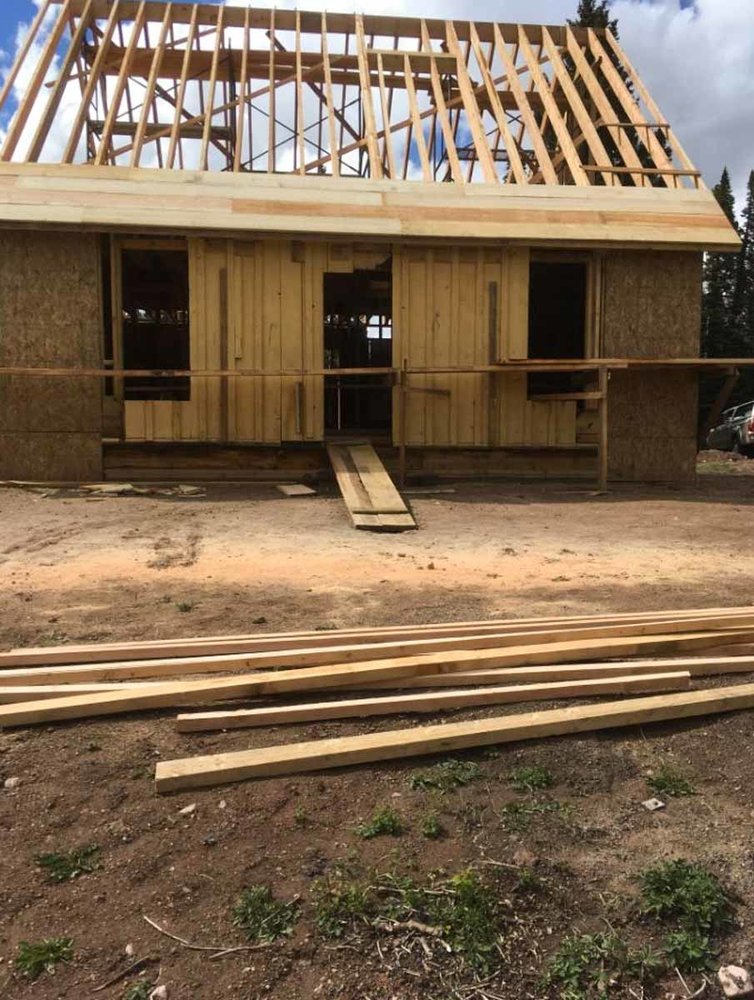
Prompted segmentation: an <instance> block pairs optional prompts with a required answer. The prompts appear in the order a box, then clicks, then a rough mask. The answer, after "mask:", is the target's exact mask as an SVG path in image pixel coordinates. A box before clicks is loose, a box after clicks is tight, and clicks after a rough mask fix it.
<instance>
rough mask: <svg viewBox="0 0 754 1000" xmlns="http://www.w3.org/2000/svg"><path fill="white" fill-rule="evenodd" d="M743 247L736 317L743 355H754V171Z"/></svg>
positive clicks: (748, 199) (737, 284)
mask: <svg viewBox="0 0 754 1000" xmlns="http://www.w3.org/2000/svg"><path fill="white" fill-rule="evenodd" d="M741 240H742V241H743V246H742V248H741V252H740V253H739V254H738V258H737V260H736V280H735V289H734V293H733V316H734V321H735V323H736V326H737V330H738V335H739V337H740V340H741V346H742V349H743V352H742V353H743V354H744V355H745V356H748V355H754V170H752V172H751V173H750V174H749V184H748V188H747V194H746V207H745V208H744V214H743V225H742V227H741Z"/></svg>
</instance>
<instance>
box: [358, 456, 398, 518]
mask: <svg viewBox="0 0 754 1000" xmlns="http://www.w3.org/2000/svg"><path fill="white" fill-rule="evenodd" d="M348 451H349V453H350V455H351V460H352V462H353V464H354V467H355V469H356V471H357V472H358V474H359V478H360V479H361V482H362V485H363V487H364V489H365V490H366V492H367V495H368V496H369V500H370V502H371V505H372V507H373V508H374V510H375V511H376V512H377V513H378V514H408V513H409V509H408V507H407V506H406V504H405V503H404V501H403V499H402V498H401V495H400V493H399V492H398V490H397V489H396V488H395V484H394V483H393V480H392V479H391V478H390V476H389V475H388V473H387V469H386V468H385V466H384V465H383V464H382V462H381V461H380V458H379V455H378V454H377V452H376V451H375V450H374V448H373V447H372V445H371V444H353V445H350V446H349V448H348Z"/></svg>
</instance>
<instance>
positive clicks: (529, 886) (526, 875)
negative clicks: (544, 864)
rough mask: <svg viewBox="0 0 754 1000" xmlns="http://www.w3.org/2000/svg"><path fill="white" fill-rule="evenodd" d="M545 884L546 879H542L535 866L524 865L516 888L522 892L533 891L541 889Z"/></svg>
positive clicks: (520, 870)
mask: <svg viewBox="0 0 754 1000" xmlns="http://www.w3.org/2000/svg"><path fill="white" fill-rule="evenodd" d="M544 884H545V883H544V879H541V878H540V877H539V875H537V873H536V872H535V871H534V869H533V868H527V867H523V868H520V869H519V872H518V878H517V879H516V885H515V890H516V892H521V893H533V892H537V891H538V890H539V889H541V888H542V887H543V886H544Z"/></svg>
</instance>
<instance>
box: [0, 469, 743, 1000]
mask: <svg viewBox="0 0 754 1000" xmlns="http://www.w3.org/2000/svg"><path fill="white" fill-rule="evenodd" d="M751 465H752V466H753V467H754V463H751ZM454 489H455V492H452V493H438V494H436V495H432V494H422V495H414V496H409V497H408V499H409V500H410V501H411V504H412V507H413V509H414V512H415V514H416V518H417V522H418V525H419V530H418V531H416V532H410V533H408V532H407V533H404V534H398V535H381V534H372V533H368V532H358V531H355V530H353V529H352V528H351V527H350V524H349V522H348V520H347V517H346V514H345V509H344V507H343V505H342V503H341V501H340V500H339V499H338V498H337V496H336V495H335V493H334V492H332V493H327V492H326V491H325V492H322V491H320V493H319V495H317V496H314V497H306V498H292V499H287V498H284V497H283V496H281V495H280V494H279V493H278V492H277V491H276V490H275V489H274V488H273V487H268V486H256V487H255V486H240V487H233V486H225V487H208V488H207V490H206V495H204V496H199V497H185V498H178V497H175V496H124V497H114V498H109V497H108V498H104V499H99V498H97V499H94V498H91V497H86V496H83V495H80V494H77V493H74V492H71V491H56V490H42V491H38V492H37V491H30V490H21V489H4V490H0V648H11V647H13V646H22V645H40V644H57V643H61V642H68V641H71V642H76V641H91V640H111V639H134V638H149V637H170V636H186V635H203V634H204V635H206V634H218V633H232V632H248V631H279V630H284V629H286V630H287V629H299V628H301V629H303V628H306V629H311V628H328V627H333V626H349V625H365V624H374V625H381V624H388V623H394V622H416V623H422V622H431V621H438V620H452V619H464V618H477V617H478V618H484V617H498V616H523V615H527V616H528V615H539V614H542V615H544V614H547V615H553V614H567V613H589V612H595V613H597V612H603V611H610V610H614V611H628V610H647V609H658V608H671V607H672V608H682V607H702V606H720V605H740V604H749V603H751V602H752V578H753V572H754V548H752V546H751V545H750V544H749V541H750V539H751V518H752V514H753V513H754V494H752V488H751V484H750V483H749V481H748V478H746V477H743V476H723V475H718V474H716V473H709V474H707V475H704V476H703V477H700V479H699V483H698V485H697V486H695V487H689V488H686V489H683V490H681V491H679V490H678V489H672V488H670V487H657V488H643V489H638V488H630V487H623V488H617V489H615V490H613V491H611V492H610V494H608V495H606V496H601V495H596V494H594V493H593V492H591V491H590V490H588V489H587V488H584V487H580V486H579V485H578V484H577V485H573V484H571V485H563V484H557V483H550V484H529V485H519V484H509V483H508V484H485V485H474V484H463V485H456V486H455V487H454ZM745 679H748V678H746V677H742V678H741V680H745ZM512 710H516V709H512ZM497 711H499V710H497ZM485 714H492V712H491V711H489V710H484V709H480V710H469V711H465V712H462V713H454V714H453V716H452V718H454V719H456V718H474V717H481V716H483V715H485ZM172 715H173V713H171V712H163V713H154V714H149V715H148V714H142V715H139V716H134V717H124V718H122V719H105V720H94V721H91V722H80V723H71V724H65V725H57V726H54V727H44V728H38V729H28V730H17V731H6V732H4V733H0V779H2V780H5V779H7V778H9V777H19V778H20V779H21V781H20V784H19V785H18V787H17V788H15V789H12V790H2V789H1V788H0V830H1V831H2V834H1V836H2V840H1V841H0V843H1V844H2V850H1V851H0V958H1V959H2V963H0V995H1V996H3V997H8V998H12V1000H15V998H18V1000H21V998H31V997H33V998H35V1000H53V998H80V997H83V996H86V995H89V994H90V993H91V991H92V989H93V988H94V987H96V986H97V985H100V984H102V983H104V982H106V981H107V980H109V979H110V978H111V977H112V976H114V975H116V974H117V973H118V972H120V971H121V970H123V969H124V968H125V967H126V965H127V964H128V962H129V961H131V960H130V959H127V958H126V957H125V951H124V950H125V948H126V945H127V944H130V945H132V946H133V951H134V957H135V958H142V957H149V958H151V959H154V962H153V964H151V965H150V966H149V974H150V976H151V977H152V978H155V977H156V976H157V975H158V974H159V982H160V983H161V984H164V985H165V986H166V987H167V990H168V996H169V997H170V1000H176V998H181V1000H183V998H199V1000H219V998H257V997H260V998H261V997H271V998H276V1000H278V998H279V1000H299V998H301V1000H303V998H307V1000H308V998H311V997H322V998H325V1000H329V998H336V997H338V998H340V997H342V998H348V1000H350V998H360V1000H361V998H363V1000H390V998H396V1000H419V998H438V1000H446V998H451V997H456V998H459V1000H460V998H464V1000H466V998H469V997H480V998H481V997H484V996H485V995H486V996H497V997H505V998H506V1000H524V998H540V997H541V998H544V997H550V996H552V997H554V996H557V991H556V990H555V991H552V990H550V991H548V988H547V987H545V986H544V985H543V984H542V979H541V977H542V973H543V971H544V969H545V968H546V964H547V960H548V957H549V956H550V955H552V953H553V952H554V950H555V949H556V947H557V945H558V942H559V941H560V939H561V938H562V936H563V935H564V934H567V933H569V932H571V931H572V930H578V931H594V930H604V929H605V927H606V923H605V921H610V923H611V925H613V926H617V927H620V928H624V927H625V928H626V933H627V934H628V935H629V936H630V937H632V939H635V940H643V939H645V938H651V937H652V935H653V934H654V931H653V929H652V928H650V927H647V926H646V925H645V924H643V923H642V922H641V921H640V920H639V919H638V917H637V916H636V911H635V905H634V902H635V899H636V894H637V887H636V881H635V876H636V875H637V873H638V872H639V871H640V870H642V869H643V868H645V867H646V866H647V865H648V864H651V863H653V862H655V861H658V860H662V859H667V858H673V857H685V858H689V859H693V860H698V861H700V862H702V863H705V864H707V865H708V866H709V867H710V868H712V870H714V871H715V872H717V873H718V874H719V875H720V876H721V877H722V878H723V880H724V881H725V883H726V884H727V885H729V886H731V887H732V888H733V889H735V891H736V892H737V894H738V897H739V903H738V910H737V912H738V919H739V921H740V926H739V927H738V928H737V929H736V930H734V932H733V933H732V934H731V935H730V936H729V937H728V938H727V939H726V940H725V942H724V943H723V946H722V948H723V950H722V953H721V958H724V959H725V961H727V962H735V963H740V964H744V965H746V964H751V963H752V962H754V943H753V942H752V938H751V934H750V926H751V921H752V919H753V918H754V910H753V909H752V907H751V905H750V904H751V899H752V892H753V891H754V850H753V849H752V817H754V780H753V779H754V755H753V753H752V751H753V749H754V728H753V726H752V720H753V719H754V715H752V713H739V714H735V715H730V716H727V717H721V718H719V719H713V720H707V721H705V722H692V723H687V724H673V725H665V726H653V727H649V728H645V729H644V730H643V731H639V730H632V731H628V730H626V731H621V732H611V733H606V734H602V735H596V736H586V737H584V738H563V739H553V740H548V741H544V742H537V743H532V744H530V745H518V746H506V747H501V748H499V750H498V751H496V752H495V753H494V754H478V755H471V756H472V757H474V759H476V760H478V761H479V764H480V767H481V768H482V773H483V777H482V779H481V780H478V781H476V782H473V783H471V784H469V785H468V786H466V787H464V788H461V789H458V790H456V791H454V792H449V793H447V794H446V795H443V796H439V795H432V794H431V793H427V792H423V791H420V790H417V789H412V788H411V787H410V785H409V778H410V776H411V774H412V773H413V772H414V771H415V770H417V768H421V767H425V766H427V764H428V763H431V761H415V760H407V761H405V762H396V763H390V764H386V765H371V766H365V767H361V768H353V769H347V770H342V771H339V772H327V773H322V774H312V775H308V776H301V777H292V778H291V777H289V778H281V779H275V780H266V781H260V782H256V783H245V784H239V785H231V786H226V787H219V788H214V789H207V790H203V791H197V792H195V793H193V794H178V795H169V796H162V797H157V796H156V795H155V793H154V790H153V785H152V777H153V769H154V764H155V761H157V760H159V759H169V758H172V757H175V756H188V755H192V754H200V753H207V752H213V751H223V750H232V749H240V748H244V747H252V746H262V745H269V744H274V743H280V742H283V741H289V740H299V739H313V738H317V737H320V736H329V735H335V734H347V733H355V732H364V731H376V730H378V729H389V728H394V727H396V726H406V725H409V726H410V725H417V724H420V723H419V722H417V721H416V720H412V719H411V718H409V717H404V718H399V719H397V720H396V719H395V718H387V719H379V720H376V721H374V722H369V723H346V722H344V723H332V724H318V725H302V726H295V727H286V728H282V727H276V728H273V729H270V730H260V731H255V730H249V731H242V730H241V731H236V732H230V733H227V734H222V733H220V734H207V735H200V734H194V735H192V734H185V735H180V734H178V733H176V732H175V730H174V728H173V726H172V724H171V718H172ZM663 762H669V763H671V764H674V765H676V766H678V767H680V768H682V769H683V770H684V772H685V773H686V774H687V776H688V777H689V778H690V779H691V781H692V782H693V784H694V786H695V788H696V790H697V794H696V795H694V796H691V797H689V798H679V799H668V805H667V808H666V809H665V810H663V811H661V812H658V813H651V814H650V813H648V812H646V811H645V810H644V809H643V808H642V807H641V801H642V800H643V799H645V798H647V797H648V795H649V791H648V788H647V785H646V775H647V773H648V772H649V771H652V770H656V769H657V767H659V766H660V764H662V763H663ZM519 764H526V765H534V764H538V765H543V766H546V767H548V768H549V769H550V770H551V771H552V772H553V774H554V776H555V779H556V784H555V786H554V787H553V788H552V789H551V790H549V792H548V793H546V795H547V800H548V801H549V800H552V801H555V802H557V803H559V805H560V806H562V807H564V808H558V809H553V810H552V811H547V812H542V813H541V814H535V815H533V816H532V817H531V818H530V819H528V820H527V821H526V822H524V823H522V824H516V823H511V822H509V821H508V820H507V819H506V815H505V810H504V807H505V805H506V803H510V802H513V801H527V802H529V801H533V800H532V799H531V797H527V796H522V795H521V794H519V793H516V792H515V791H514V790H513V789H512V788H511V784H510V781H509V777H508V776H509V772H510V770H511V768H513V767H514V766H517V765H519ZM191 803H196V810H195V811H194V812H193V814H191V815H189V816H182V815H180V812H179V810H181V809H182V808H183V807H184V806H186V805H189V804H191ZM386 805H392V806H393V807H394V808H395V809H396V810H397V811H398V812H399V813H400V815H401V816H402V818H403V820H404V822H405V823H406V825H407V827H408V830H407V832H406V833H405V834H404V835H403V836H401V837H398V838H376V839H375V840H371V841H364V840H361V839H360V838H359V837H358V836H356V834H355V833H354V828H355V827H356V825H357V824H359V823H360V822H363V821H364V820H367V819H369V817H370V816H371V815H372V814H373V812H374V811H375V809H377V808H380V807H383V806H386ZM428 811H436V812H437V814H438V817H439V819H440V821H441V823H442V825H443V827H444V828H445V829H446V836H444V837H443V838H441V839H439V840H437V841H428V840H427V839H425V838H424V837H423V836H422V834H421V826H422V822H423V819H424V818H425V817H426V815H427V812H428ZM87 844H97V845H98V846H99V848H100V862H101V865H100V867H99V868H98V869H97V870H96V871H95V872H93V873H91V874H86V875H83V876H81V877H80V878H78V879H76V880H74V881H72V882H68V883H63V884H50V883H48V882H47V881H45V878H44V876H43V874H42V873H41V872H40V871H39V869H38V867H37V866H36V864H35V860H34V859H35V856H37V855H39V854H41V853H45V852H52V851H66V850H69V849H71V848H74V847H80V846H82V845H87ZM489 861H497V862H502V864H503V866H502V867H500V866H499V865H491V864H487V865H486V864H485V862H489ZM339 864H345V865H347V866H348V868H349V870H350V871H352V872H354V873H355V875H354V877H359V878H365V879H369V878H373V877H375V876H376V874H379V873H385V872H388V871H389V872H392V873H395V874H404V875H405V874H410V875H411V876H412V877H413V878H415V879H417V880H420V881H421V880H423V879H425V878H426V877H427V876H428V875H429V873H430V872H436V871H438V870H443V871H445V872H447V873H448V874H453V873H456V872H458V871H460V870H463V869H465V868H468V867H469V866H471V867H475V868H476V869H477V870H479V871H483V872H485V873H487V877H489V878H492V879H494V880H495V886H496V891H497V892H498V893H499V896H500V899H501V901H503V903H504V905H505V907H506V908H507V910H506V912H508V913H509V917H508V918H507V919H506V922H505V929H504V934H503V944H502V946H503V950H504V953H505V956H506V960H505V962H504V964H503V968H502V971H500V972H498V973H496V975H495V976H494V977H493V978H492V980H491V981H490V982H489V983H487V984H486V985H485V986H480V985H477V986H475V987H474V985H473V984H474V977H473V975H471V974H470V973H468V974H466V973H464V972H463V971H461V972H458V970H457V969H456V970H455V971H454V966H453V964H452V960H451V959H447V958H443V957H442V955H440V954H438V953H437V952H436V950H432V949H430V950H431V957H428V956H427V955H426V954H425V951H424V950H423V948H422V945H421V942H420V941H419V940H418V938H417V936H416V935H414V936H413V937H412V936H400V935H397V936H396V935H389V934H387V933H380V932H369V933H366V932H365V933H361V934H359V935H358V936H357V937H356V938H349V937H346V938H344V939H340V940H336V941H332V940H325V939H323V938H322V936H321V935H320V934H319V933H318V932H317V930H316V928H315V925H314V914H313V903H312V885H313V883H314V882H315V881H316V880H317V879H319V878H322V877H326V876H327V875H328V874H330V873H332V872H333V871H334V870H335V869H336V867H337V866H338V865H339ZM522 865H523V866H524V867H527V868H532V869H533V870H534V871H535V872H536V873H537V875H538V876H539V878H540V879H541V882H540V884H539V888H538V889H537V890H536V892H532V893H526V892H522V891H521V890H520V889H519V888H518V887H517V880H518V868H519V867H520V866H522ZM506 866H512V867H506ZM252 884H266V885H269V886H271V887H272V889H273V891H274V893H275V895H276V896H277V897H278V898H280V899H290V898H292V897H294V896H298V897H300V901H301V917H300V919H299V921H298V923H297V924H296V927H295V930H294V933H293V935H292V937H291V938H290V939H289V940H286V941H285V942H284V943H282V944H278V945H276V946H274V947H272V948H268V949H263V950H259V951H251V952H249V951H247V952H243V951H239V952H233V953H231V954H229V955H227V956H225V957H223V958H218V959H211V958H210V957H209V953H208V952H203V951H196V950H192V949H189V948H187V947H185V946H184V945H182V944H180V943H178V942H176V941H173V940H172V939H169V938H168V937H166V936H163V935H161V934H159V933H158V932H157V931H156V930H154V929H153V928H152V927H151V926H149V925H148V924H147V923H146V922H145V921H144V919H143V915H147V916H149V917H150V918H152V919H153V920H155V921H156V922H157V923H158V924H159V925H160V926H161V927H163V928H165V929H166V930H168V931H170V932H171V933H173V934H177V935H179V936H180V937H182V938H184V939H186V940H187V941H189V942H191V943H199V944H209V945H218V946H219V945H222V946H227V947H231V946H235V945H240V944H243V943H244V939H243V936H242V935H241V934H240V932H239V931H238V929H237V928H234V926H233V925H232V919H231V911H232V908H233V905H234V902H235V900H236V899H237V897H238V894H239V892H240V891H241V889H242V888H243V887H244V886H248V885H252ZM501 905H502V904H501ZM55 936H70V937H71V938H73V941H74V951H75V955H74V960H73V961H72V962H71V963H69V964H65V965H60V966H58V968H57V971H56V972H55V974H54V975H48V974H44V975H42V976H41V977H40V978H39V979H38V980H36V981H35V982H33V983H32V982H27V981H26V980H24V979H23V978H22V977H20V976H19V975H17V974H16V973H14V972H13V967H12V963H13V958H14V956H15V955H16V953H17V947H18V944H19V942H20V941H22V940H27V941H39V940H41V939H43V938H50V937H55ZM3 970H5V971H3ZM134 979H135V977H134V976H131V977H128V978H126V979H124V980H123V981H121V982H119V983H117V984H115V985H113V986H111V987H109V988H108V989H106V990H103V991H102V992H100V993H98V994H96V995H97V996H102V997H104V998H111V997H117V998H121V997H123V996H124V991H125V989H126V987H127V986H128V985H129V983H132V982H133V981H134ZM687 982H688V985H689V988H690V990H691V991H693V990H695V989H697V988H698V987H699V986H700V985H701V982H702V981H701V978H700V976H698V975H697V976H695V977H694V976H692V977H691V979H689V978H688V977H687ZM652 990H654V991H655V992H652ZM613 995H614V996H616V997H621V998H622V997H626V998H628V997H630V996H631V994H630V993H629V992H628V991H627V990H625V989H624V988H623V987H622V986H621V985H617V986H615V987H614V989H613V991H612V992H611V996H613ZM633 995H634V996H636V995H638V993H634V994H633ZM686 995H687V992H686V989H685V988H684V987H683V986H682V984H681V982H680V980H679V979H678V978H677V977H675V976H671V977H670V978H668V979H666V980H663V981H662V982H660V983H658V984H657V985H656V986H655V987H652V988H651V989H650V991H648V992H646V993H645V994H644V996H645V997H646V998H647V1000H650V998H651V997H653V996H656V997H657V998H660V997H674V996H675V997H684V996H686ZM705 995H706V996H713V995H714V996H717V995H719V992H718V987H717V986H716V985H714V986H710V987H708V988H707V990H706V991H705Z"/></svg>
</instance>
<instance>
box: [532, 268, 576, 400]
mask: <svg viewBox="0 0 754 1000" xmlns="http://www.w3.org/2000/svg"><path fill="white" fill-rule="evenodd" d="M586 290H587V263H586V262H585V261H532V263H531V266H530V268H529V357H530V358H537V359H541V358H553V359H564V358H583V357H584V354H585V350H586V296H587V292H586ZM582 378H583V376H582V373H577V374H575V375H574V374H571V373H569V372H530V373H529V395H537V394H539V393H548V392H568V391H571V390H575V389H578V388H579V387H580V386H579V385H578V384H576V385H575V384H574V381H575V382H577V383H578V382H579V381H580V380H581V379H582Z"/></svg>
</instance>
